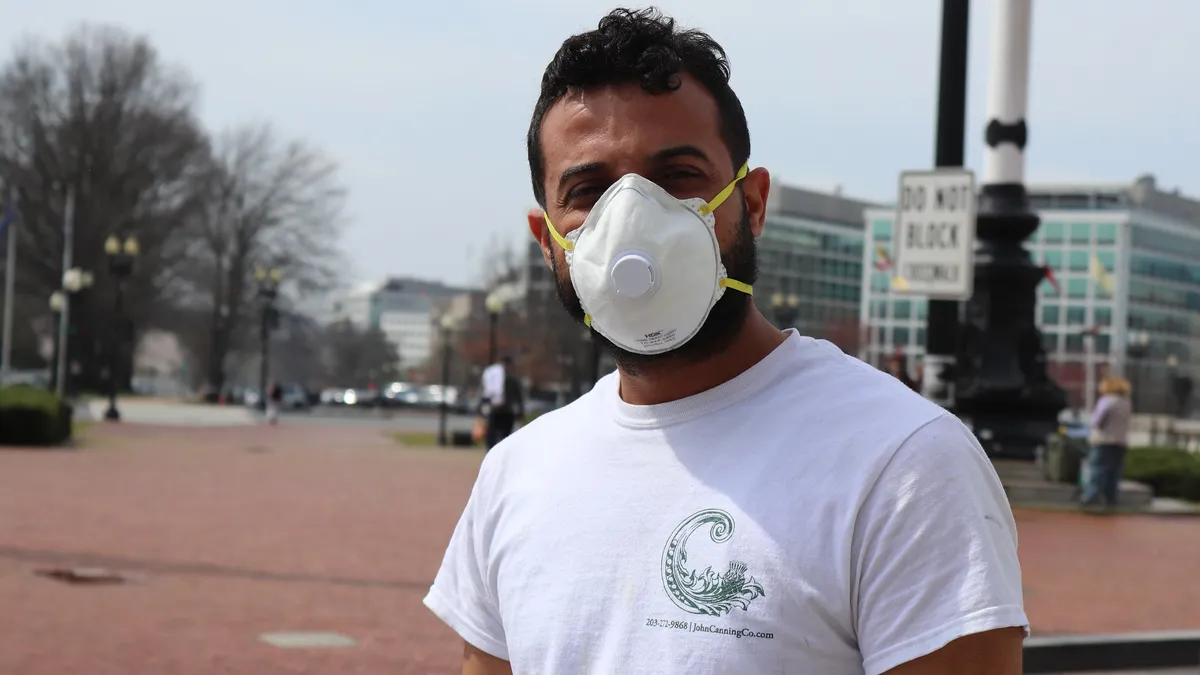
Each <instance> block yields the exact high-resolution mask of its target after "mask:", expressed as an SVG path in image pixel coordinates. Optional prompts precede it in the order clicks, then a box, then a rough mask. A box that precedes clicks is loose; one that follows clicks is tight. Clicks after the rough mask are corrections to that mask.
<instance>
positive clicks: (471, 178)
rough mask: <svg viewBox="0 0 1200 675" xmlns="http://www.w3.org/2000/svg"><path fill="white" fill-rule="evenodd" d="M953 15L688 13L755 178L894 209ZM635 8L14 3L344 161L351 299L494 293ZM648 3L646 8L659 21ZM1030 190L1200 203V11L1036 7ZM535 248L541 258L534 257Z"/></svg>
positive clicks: (976, 55) (1, 6)
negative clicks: (720, 72)
mask: <svg viewBox="0 0 1200 675" xmlns="http://www.w3.org/2000/svg"><path fill="white" fill-rule="evenodd" d="M941 4H942V3H941V2H939V1H938V0H837V1H836V2H835V1H834V0H808V1H805V2H796V1H795V0H738V1H737V2H731V1H730V0H724V1H720V2H718V1H717V0H670V1H664V2H660V3H658V6H659V7H661V8H662V9H663V10H664V11H666V12H667V13H669V14H672V15H673V16H675V17H676V18H677V19H678V20H679V21H680V22H681V23H683V24H685V25H688V26H692V27H697V28H701V29H703V30H706V31H708V32H709V33H710V34H712V36H713V37H714V38H715V39H716V40H717V41H718V42H720V43H721V44H722V45H723V46H724V47H725V49H726V51H727V52H728V54H729V57H730V63H731V66H732V71H733V76H732V86H733V87H734V89H735V91H736V92H737V93H738V95H739V97H740V98H741V100H742V104H743V106H744V107H745V109H746V111H747V116H748V119H749V124H750V133H751V139H752V143H753V154H752V156H751V164H752V165H753V166H765V167H767V168H768V169H769V170H771V172H772V175H773V176H774V180H776V181H781V182H783V183H786V184H792V185H799V186H804V187H809V188H816V189H833V188H834V187H835V186H840V187H841V188H842V190H843V192H844V193H845V194H847V195H849V196H855V197H860V198H864V199H869V200H876V201H884V202H887V201H892V200H893V199H894V193H895V191H896V186H897V177H898V174H899V172H900V171H902V170H906V169H923V168H928V167H930V166H931V165H932V161H933V146H934V125H935V106H936V97H937V59H938V49H939V30H940V16H941ZM971 4H972V8H971V10H972V17H971V34H970V59H969V70H970V81H969V86H968V119H967V154H968V156H967V164H968V166H970V167H971V168H973V169H975V170H976V172H979V171H981V170H982V164H981V156H982V149H983V128H984V123H985V118H984V110H985V102H986V92H987V77H988V62H989V60H990V43H991V39H990V38H991V30H990V29H991V24H992V11H993V4H994V3H993V2H992V1H991V0H975V2H972V3H971ZM614 6H615V5H614V4H613V0H608V1H607V2H600V1H596V0H559V1H557V2H554V1H551V0H492V1H491V2H488V1H486V0H438V1H437V2H413V1H412V0H391V1H384V0H346V1H345V2H340V3H335V2H330V1H328V0H325V1H319V0H287V1H285V0H170V1H167V2H164V1H163V0H6V1H5V2H3V3H0V50H2V51H4V52H8V51H10V50H11V49H13V48H14V46H15V44H16V43H17V41H18V39H19V38H21V37H22V36H24V35H37V36H42V37H46V38H51V39H57V38H59V37H62V36H64V35H65V34H66V33H67V32H68V31H69V30H70V29H72V28H73V27H74V26H77V25H78V24H79V23H81V22H88V23H106V24H115V25H119V26H122V27H124V28H126V29H128V30H131V31H134V32H136V33H140V34H144V35H146V36H148V37H149V38H150V39H151V40H152V41H153V42H154V43H155V45H156V46H157V47H158V49H159V51H160V53H161V56H162V58H163V59H164V61H165V62H167V63H168V64H170V65H172V66H175V67H179V68H182V69H184V70H186V71H187V72H189V73H190V74H191V76H192V77H193V78H194V79H195V80H196V81H197V82H198V84H199V85H200V87H201V99H200V109H199V112H200V115H201V118H202V120H203V121H204V122H205V123H206V124H207V125H209V127H210V128H212V129H213V130H214V131H217V130H220V129H223V128H227V127H230V126H234V125H238V124H242V123H246V122H258V121H269V122H271V123H272V124H274V125H275V126H276V128H277V129H278V130H279V131H280V132H281V133H283V134H286V135H287V136H290V137H296V138H303V139H305V140H307V141H308V142H310V143H312V144H314V145H316V146H317V147H319V148H321V149H322V151H323V152H325V153H326V154H327V155H328V156H330V157H331V158H333V159H334V160H336V161H337V162H338V163H339V165H340V176H341V180H342V182H343V183H344V184H345V186H346V187H347V188H348V189H349V193H350V196H349V202H348V204H347V213H346V216H347V224H346V230H345V235H344V239H343V246H342V247H343V249H344V252H345V254H346V256H347V257H348V258H349V260H350V261H351V263H352V264H351V265H349V267H348V268H347V269H346V270H345V272H346V281H347V282H349V283H354V282H361V281H369V280H373V279H378V278H382V277H384V276H389V275H393V276H417V277H424V278H430V279H440V280H443V281H447V282H450V283H455V284H467V283H478V282H479V281H480V278H481V276H482V271H483V269H484V268H485V266H486V264H487V259H488V257H490V256H495V255H497V254H498V253H497V252H498V251H502V250H503V248H504V247H506V246H521V247H523V246H524V245H525V242H526V241H527V240H528V237H529V234H528V230H527V228H526V225H525V213H526V211H527V210H528V209H529V208H530V207H532V206H534V205H535V204H534V200H533V194H532V190H531V188H530V184H529V168H528V164H527V161H526V155H525V140H524V139H525V132H526V129H527V127H528V124H529V117H530V114H531V112H532V109H533V104H534V102H535V100H536V98H537V92H538V83H539V80H540V78H541V74H542V71H543V70H544V68H545V66H546V64H547V63H548V62H549V60H550V58H551V57H552V56H553V54H554V52H555V51H556V50H557V48H558V46H559V45H560V44H561V42H562V41H563V40H564V39H565V38H566V37H568V36H570V35H571V34H574V33H577V32H581V31H585V30H589V29H591V28H594V27H595V25H596V22H597V21H598V20H599V18H600V17H601V16H603V14H604V13H605V12H607V11H608V10H609V9H611V8H612V7H614ZM635 6H637V5H635ZM1034 7H1035V9H1034V18H1033V36H1034V43H1033V52H1032V66H1031V69H1032V75H1031V83H1030V109H1029V116H1028V121H1029V127H1030V139H1029V146H1028V148H1027V151H1028V152H1027V161H1028V165H1027V166H1028V173H1027V177H1028V180H1029V181H1030V182H1038V181H1054V182H1062V181H1072V182H1074V181H1104V182H1130V181H1132V180H1134V179H1135V178H1136V177H1137V176H1139V175H1142V174H1145V173H1152V174H1154V175H1155V176H1156V177H1157V179H1158V181H1159V184H1160V186H1164V187H1166V188H1167V189H1173V188H1176V187H1178V188H1180V189H1181V190H1182V191H1183V192H1184V193H1185V194H1191V195H1197V196H1200V128H1198V127H1197V119H1200V39H1198V38H1197V34H1196V30H1195V27H1196V26H1200V2H1197V1H1196V0H1035V2H1034ZM522 250H523V249H522Z"/></svg>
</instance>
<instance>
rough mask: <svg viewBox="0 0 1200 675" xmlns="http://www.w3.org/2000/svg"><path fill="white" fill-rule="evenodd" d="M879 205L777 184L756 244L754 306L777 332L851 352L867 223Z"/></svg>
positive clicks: (856, 336)
mask: <svg viewBox="0 0 1200 675" xmlns="http://www.w3.org/2000/svg"><path fill="white" fill-rule="evenodd" d="M870 208H878V205H877V204H873V203H870V202H866V201H862V200H858V199H851V198H848V197H844V196H842V195H841V194H840V191H836V192H833V193H826V192H817V191H813V190H807V189H804V188H798V187H792V186H788V185H773V186H772V188H771V197H770V199H769V201H768V203H767V222H766V228H765V230H764V231H763V235H762V237H761V238H760V239H759V243H758V251H759V254H758V255H759V277H758V282H757V283H756V284H755V288H754V299H755V303H756V304H757V305H758V308H759V310H760V311H761V312H762V313H763V314H764V315H765V316H767V317H770V318H771V319H772V320H773V321H775V323H776V324H777V325H779V326H780V327H795V328H796V329H797V330H799V332H800V333H802V334H804V335H810V336H812V337H818V338H823V339H828V340H830V341H831V342H834V343H835V344H837V345H838V346H840V347H842V348H843V349H846V350H848V351H850V352H851V353H854V352H855V351H856V350H857V347H858V341H859V335H860V331H859V328H858V325H859V308H860V305H861V298H862V295H861V291H862V274H863V250H864V241H865V234H864V223H863V213H864V212H865V210H866V209H870Z"/></svg>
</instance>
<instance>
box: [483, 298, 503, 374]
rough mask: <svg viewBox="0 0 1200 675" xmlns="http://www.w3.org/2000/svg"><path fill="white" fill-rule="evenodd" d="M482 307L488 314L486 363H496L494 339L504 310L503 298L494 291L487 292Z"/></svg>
mask: <svg viewBox="0 0 1200 675" xmlns="http://www.w3.org/2000/svg"><path fill="white" fill-rule="evenodd" d="M483 304H484V307H485V308H486V309H487V314H488V363H489V364H491V363H496V361H497V358H498V354H497V353H496V352H497V350H496V340H497V334H498V332H499V326H500V314H501V313H502V312H503V311H504V305H505V303H504V298H502V297H501V296H500V294H499V293H497V292H496V291H492V292H491V293H488V296H487V298H485V299H484V301H483Z"/></svg>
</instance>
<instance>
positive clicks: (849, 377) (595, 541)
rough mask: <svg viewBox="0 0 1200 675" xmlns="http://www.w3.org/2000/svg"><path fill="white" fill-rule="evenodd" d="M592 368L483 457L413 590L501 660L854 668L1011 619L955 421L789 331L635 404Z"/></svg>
mask: <svg viewBox="0 0 1200 675" xmlns="http://www.w3.org/2000/svg"><path fill="white" fill-rule="evenodd" d="M617 388H618V380H617V376H616V375H615V374H614V375H610V376H609V377H606V378H604V379H603V380H601V381H600V382H599V383H598V384H597V386H596V387H595V388H594V389H593V390H592V392H590V393H589V394H587V395H586V396H584V397H582V398H580V399H579V400H578V401H576V402H575V403H573V404H571V405H569V406H567V407H565V408H563V409H561V410H558V411H556V412H552V413H549V414H546V415H543V416H542V417H540V418H538V419H537V420H536V421H535V422H533V423H532V424H530V425H529V426H527V427H525V428H524V429H522V430H521V431H520V432H519V433H517V434H515V435H513V436H511V437H509V438H508V439H507V440H505V441H504V442H503V443H501V444H499V445H498V446H496V448H495V449H493V450H492V451H491V452H490V453H489V454H488V456H487V457H486V458H485V459H484V462H483V465H482V467H481V468H480V472H479V477H478V479H477V481H476V483H475V487H474V490H473V491H472V493H471V497H470V499H469V501H468V502H467V506H466V509H465V511H464V512H463V515H462V519H461V520H460V521H459V523H458V526H457V528H456V529H455V531H454V534H453V536H452V538H451V540H450V545H449V548H448V549H447V551H446V557H445V560H444V561H443V563H442V567H441V569H440V570H439V572H438V574H437V578H436V579H435V581H434V583H433V587H432V588H431V589H430V591H429V594H428V596H427V597H426V598H425V604H426V605H427V606H428V607H429V608H430V609H431V610H432V611H433V612H434V613H435V614H436V615H437V616H438V617H440V618H441V619H442V620H443V621H445V622H446V623H447V624H448V625H449V626H450V627H451V628H453V629H454V630H455V631H456V632H458V633H459V635H461V636H462V637H463V639H465V640H466V641H467V642H469V643H471V644H472V645H474V646H476V647H477V648H479V649H481V650H483V651H484V652H487V653H489V654H492V655H494V656H497V657H500V658H502V659H506V660H508V661H510V662H511V663H512V668H513V672H514V673H517V674H518V675H526V674H529V675H571V674H574V673H621V674H622V675H624V674H631V675H633V674H639V673H653V674H655V675H672V674H675V673H678V674H680V675H682V674H686V675H716V674H718V673H720V674H726V673H728V674H730V675H733V674H735V673H736V674H737V675H745V674H746V673H755V674H766V673H821V675H860V674H862V673H866V674H867V675H872V674H875V673H882V672H884V671H886V670H889V669H891V668H893V667H895V666H897V665H899V664H901V663H904V662H907V661H911V660H913V659H915V658H917V657H920V656H923V655H925V654H928V653H930V652H933V651H935V650H937V649H939V648H940V647H942V646H944V645H945V644H946V643H948V642H949V641H951V640H953V639H955V638H958V637H961V636H963V635H968V634H971V633H977V632H982V631H986V630H991V629H995V628H1002V627H1010V626H1027V620H1026V618H1025V612H1024V609H1023V605H1022V598H1021V571H1020V566H1019V564H1018V562H1017V534H1016V525H1015V523H1014V521H1013V517H1012V511H1011V510H1010V508H1009V505H1008V502H1007V500H1006V498H1005V495H1004V490H1003V488H1002V487H1001V485H1000V482H999V480H998V479H997V477H996V473H995V470H994V469H993V468H992V465H991V463H990V462H989V461H988V458H987V456H986V455H985V454H984V452H983V450H982V449H981V448H980V446H979V444H978V443H977V442H976V441H975V439H974V437H973V436H972V435H971V433H970V432H969V431H968V430H967V429H966V428H965V427H964V426H963V425H962V424H961V423H960V422H959V421H958V420H957V419H955V418H954V417H952V416H950V415H949V414H948V413H946V412H945V411H944V410H942V409H941V408H939V407H938V406H936V405H935V404H933V403H930V402H928V401H926V400H925V399H923V398H921V397H920V396H918V395H917V394H915V393H913V392H912V391H910V390H909V389H908V388H907V387H905V386H904V385H903V384H901V383H900V382H898V381H897V380H896V379H895V378H893V377H891V376H889V375H886V374H884V373H881V372H878V371H876V370H875V369H873V368H871V367H870V366H868V365H866V364H864V363H862V362H861V361H858V360H857V359H853V358H851V357H848V356H846V355H844V354H842V352H841V351H840V350H838V349H837V348H836V347H834V346H833V345H831V344H829V343H827V342H823V341H818V340H813V339H810V338H805V337H801V336H799V335H796V334H794V333H793V334H792V335H791V336H790V337H789V338H788V339H787V340H786V341H785V342H784V343H783V344H782V345H781V346H780V347H778V348H777V349H775V351H773V352H772V353H771V354H770V355H768V356H767V357H766V358H765V359H763V360H762V361H760V362H759V363H758V364H756V365H755V366H754V367H753V368H751V369H750V370H748V371H746V372H745V373H743V374H742V375H740V376H738V377H737V378H735V379H733V380H731V381H729V382H726V383H725V384H722V385H720V386H719V387H716V388H714V389H711V390H709V391H706V392H703V393H701V394H698V395H696V396H692V397H690V398H686V399H683V400H679V401H673V402H670V403H664V404H661V405H653V406H633V405H629V404H627V403H625V402H624V401H622V400H621V399H620V397H619V395H618V391H617Z"/></svg>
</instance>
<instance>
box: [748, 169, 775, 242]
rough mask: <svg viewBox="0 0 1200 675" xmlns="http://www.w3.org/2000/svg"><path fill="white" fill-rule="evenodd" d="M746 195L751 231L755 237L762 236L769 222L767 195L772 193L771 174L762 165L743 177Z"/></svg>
mask: <svg viewBox="0 0 1200 675" xmlns="http://www.w3.org/2000/svg"><path fill="white" fill-rule="evenodd" d="M742 192H743V193H744V194H745V195H746V212H747V213H748V214H749V216H750V231H751V232H753V233H754V238H755V239H758V238H759V237H760V236H762V233H763V229H764V228H765V227H766V224H767V197H768V196H769V195H770V194H771V174H770V173H769V172H768V171H767V170H766V169H764V168H762V167H761V166H760V167H758V168H757V169H754V170H753V171H751V172H750V173H748V174H746V177H745V178H743V179H742Z"/></svg>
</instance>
